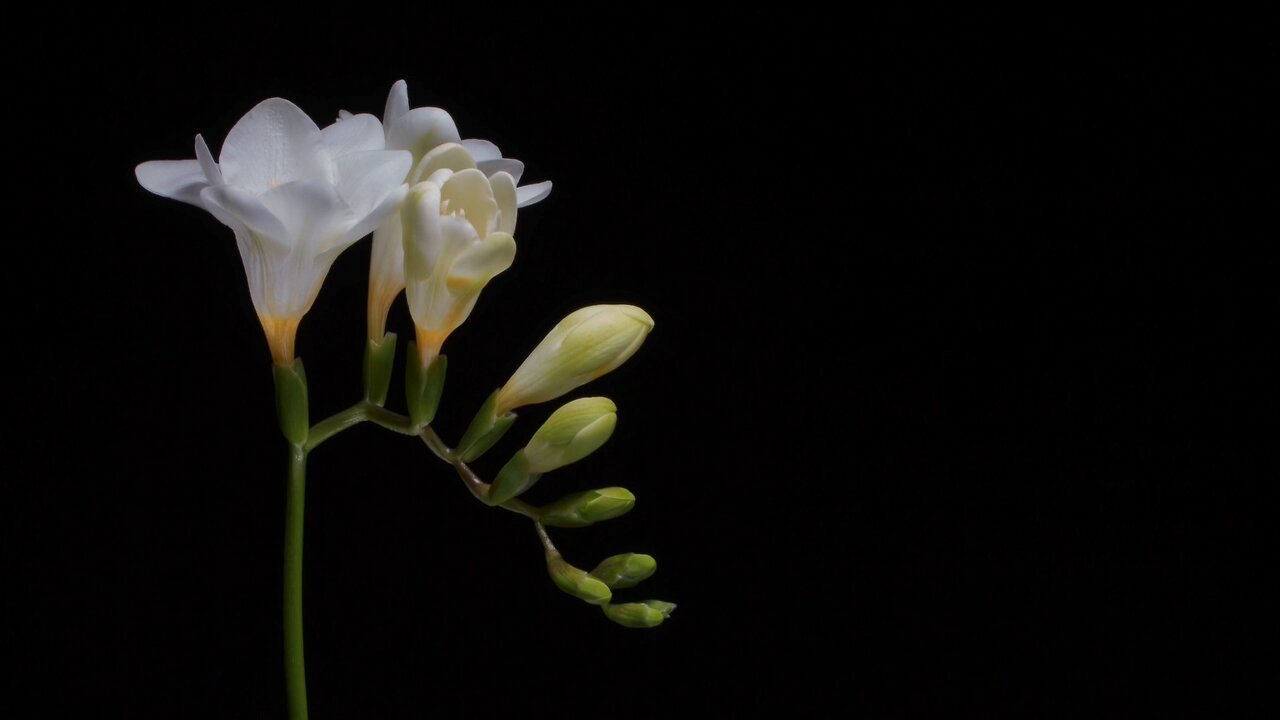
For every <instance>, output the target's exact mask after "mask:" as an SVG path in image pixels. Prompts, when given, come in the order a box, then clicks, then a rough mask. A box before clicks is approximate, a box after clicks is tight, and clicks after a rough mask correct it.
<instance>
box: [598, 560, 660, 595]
mask: <svg viewBox="0 0 1280 720" xmlns="http://www.w3.org/2000/svg"><path fill="white" fill-rule="evenodd" d="M657 569H658V561H657V560H654V559H653V556H652V555H644V554H641V553H627V554H625V555H614V556H613V557H611V558H605V559H604V560H603V561H601V563H600V564H599V565H597V566H596V569H595V570H592V571H591V574H592V575H594V576H595V577H597V578H600V580H601V581H602V582H604V584H605V585H608V586H609V587H610V588H611V589H613V590H618V589H620V588H629V587H633V586H634V585H636V584H637V583H639V582H640V581H641V580H644V579H645V578H647V577H649V576H650V575H652V574H653V573H654V571H656V570H657Z"/></svg>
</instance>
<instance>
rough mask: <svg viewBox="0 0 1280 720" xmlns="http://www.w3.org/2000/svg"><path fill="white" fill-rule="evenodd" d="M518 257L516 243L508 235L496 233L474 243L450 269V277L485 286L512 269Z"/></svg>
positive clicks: (460, 255)
mask: <svg viewBox="0 0 1280 720" xmlns="http://www.w3.org/2000/svg"><path fill="white" fill-rule="evenodd" d="M515 257H516V241H515V240H514V239H513V238H512V237H511V236H510V235H508V234H506V233H494V234H492V235H490V236H489V237H487V238H485V239H484V240H482V241H480V242H476V243H472V244H471V245H470V246H469V247H467V248H466V249H465V250H464V251H463V252H462V253H460V254H459V255H458V259H457V260H455V261H454V263H453V267H451V268H449V277H451V278H465V279H467V280H471V281H473V282H476V283H479V284H484V283H487V282H489V281H490V280H491V279H493V277H494V276H495V275H497V274H498V273H500V272H502V271H503V270H506V269H507V268H509V267H511V263H512V261H513V260H515Z"/></svg>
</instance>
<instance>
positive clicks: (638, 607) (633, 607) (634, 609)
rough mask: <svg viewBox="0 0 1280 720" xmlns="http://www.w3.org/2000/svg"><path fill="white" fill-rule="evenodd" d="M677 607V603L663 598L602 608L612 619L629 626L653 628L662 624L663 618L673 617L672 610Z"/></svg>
mask: <svg viewBox="0 0 1280 720" xmlns="http://www.w3.org/2000/svg"><path fill="white" fill-rule="evenodd" d="M675 609H676V605H675V603H669V602H663V601H661V600H645V601H644V602H638V603H623V604H621V605H605V606H604V607H602V608H601V610H604V614H605V616H606V617H608V618H609V619H610V620H612V621H614V622H616V623H618V624H619V625H621V626H623V627H629V628H651V627H656V626H658V625H661V624H662V621H663V620H666V619H667V618H669V617H671V612H672V611H673V610H675Z"/></svg>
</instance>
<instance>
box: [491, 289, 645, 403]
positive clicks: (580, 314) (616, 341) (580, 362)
mask: <svg viewBox="0 0 1280 720" xmlns="http://www.w3.org/2000/svg"><path fill="white" fill-rule="evenodd" d="M652 329H653V318H651V317H649V314H648V313H646V312H645V311H644V310H641V309H640V308H638V307H636V306H634V305H592V306H590V307H585V308H582V309H581V310H577V311H575V312H572V313H570V314H569V315H568V316H566V317H565V318H564V319H563V320H561V321H560V322H559V323H558V324H557V325H556V326H555V327H554V328H552V329H551V332H549V333H547V336H546V337H545V338H543V339H542V342H540V343H538V346H537V347H536V348H534V349H533V352H531V353H529V357H527V358H525V361H524V362H523V363H521V365H520V367H519V368H518V369H517V370H516V371H515V373H514V374H513V375H512V376H511V379H509V380H507V384H506V385H503V386H502V389H501V390H500V391H499V393H498V407H497V414H498V415H502V414H503V413H506V412H509V411H511V410H514V409H516V408H518V407H521V406H522V405H531V404H533V403H540V402H546V401H548V400H553V399H555V398H558V397H560V396H561V395H564V394H565V393H567V392H569V391H570V390H572V389H574V388H576V387H578V386H580V385H582V384H584V383H587V382H590V381H592V380H594V379H596V378H598V377H600V376H601V375H604V374H605V373H607V372H609V371H611V370H613V369H615V368H617V367H618V366H619V365H621V364H622V363H624V362H626V361H627V358H630V357H631V356H632V355H634V354H635V352H636V350H638V349H640V344H641V343H643V342H644V339H645V337H646V336H647V335H648V334H649V331H650V330H652Z"/></svg>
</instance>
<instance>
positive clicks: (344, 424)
mask: <svg viewBox="0 0 1280 720" xmlns="http://www.w3.org/2000/svg"><path fill="white" fill-rule="evenodd" d="M366 420H367V421H369V422H372V423H374V424H375V425H378V426H380V427H384V428H386V429H388V430H393V431H395V432H398V433H400V434H401V435H417V434H418V427H417V426H416V425H414V424H413V423H412V422H411V421H410V420H409V418H407V417H405V416H403V415H401V414H399V413H394V412H391V411H390V410H388V409H386V408H384V407H380V406H378V405H375V404H373V403H371V402H369V401H368V400H361V401H360V402H358V403H356V404H355V405H352V406H351V407H349V408H347V409H346V410H343V411H342V412H340V413H335V414H334V415H331V416H330V417H327V418H325V419H324V420H321V421H320V422H318V423H316V424H315V426H314V427H312V428H311V431H310V433H308V435H307V446H306V449H307V450H315V449H316V448H317V447H319V446H320V443H322V442H324V441H325V440H328V439H329V438H331V437H333V436H334V435H337V434H338V433H340V432H342V431H343V430H346V429H347V428H352V427H355V426H356V425H359V424H360V423H362V422H365V421H366Z"/></svg>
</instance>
